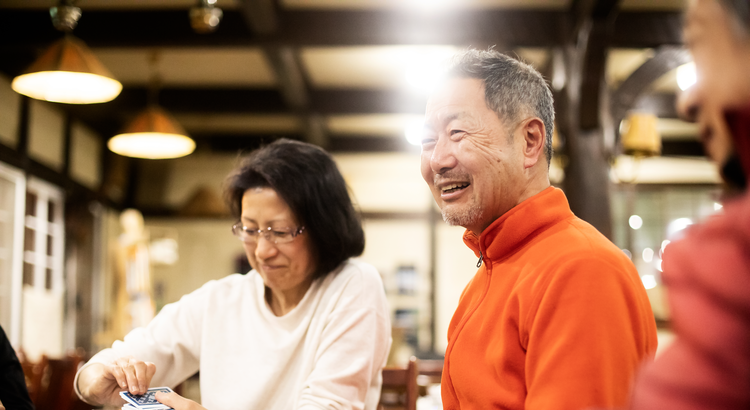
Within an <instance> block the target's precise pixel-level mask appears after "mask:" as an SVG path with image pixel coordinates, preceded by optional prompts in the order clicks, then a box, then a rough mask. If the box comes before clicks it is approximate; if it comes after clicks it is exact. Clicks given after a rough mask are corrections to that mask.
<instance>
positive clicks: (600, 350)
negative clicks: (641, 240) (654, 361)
mask: <svg viewBox="0 0 750 410" xmlns="http://www.w3.org/2000/svg"><path fill="white" fill-rule="evenodd" d="M464 242H465V243H466V244H467V245H468V246H469V247H470V248H471V249H472V250H474V252H475V253H476V254H477V257H479V256H480V255H481V256H482V261H483V264H482V267H481V268H480V269H479V271H478V272H477V274H476V275H475V276H474V278H473V279H472V280H471V282H469V284H468V285H467V286H466V289H464V292H463V294H462V296H461V299H460V301H459V304H458V308H457V309H456V313H455V314H454V315H453V319H451V323H450V326H449V328H448V347H447V349H446V353H445V367H444V368H443V380H442V396H443V407H444V408H445V409H448V410H451V409H464V410H467V409H527V410H536V409H543V410H550V409H570V410H582V409H586V408H589V407H617V406H623V405H625V404H626V403H627V399H628V395H629V392H630V388H631V384H632V381H633V378H634V375H635V373H636V371H637V369H638V368H639V366H640V365H641V364H642V362H643V361H644V360H646V359H648V358H651V357H653V355H654V352H655V351H656V343H657V341H656V324H655V321H654V316H653V313H652V312H651V305H650V304H649V301H648V297H647V296H646V291H645V289H644V288H643V285H642V283H641V280H640V278H639V276H638V273H637V272H636V270H635V267H634V266H633V264H632V263H631V262H630V260H629V259H628V257H627V256H625V254H624V253H623V252H622V251H621V250H620V249H618V248H617V247H616V246H615V245H614V244H612V243H611V242H610V241H609V240H608V239H607V238H605V237H604V236H603V235H601V234H600V233H599V232H598V231H597V230H596V229H594V228H593V227H592V226H591V225H589V224H588V223H586V222H584V221H582V220H581V219H579V218H577V217H575V216H574V215H573V213H572V212H571V211H570V207H569V206H568V201H567V199H566V198H565V195H564V194H563V192H562V191H561V190H559V189H557V188H554V187H550V188H547V189H545V190H544V191H542V192H540V193H539V194H537V195H535V196H533V197H532V198H529V199H527V200H526V201H524V202H522V203H521V204H519V205H517V206H516V207H514V208H513V209H511V210H510V211H508V212H507V213H506V214H505V215H503V216H502V217H500V218H498V219H497V220H496V221H495V222H493V223H492V224H491V225H490V226H489V227H488V228H487V229H485V230H484V232H482V234H481V236H480V237H478V238H477V236H476V235H474V234H473V233H471V232H470V231H466V233H465V234H464Z"/></svg>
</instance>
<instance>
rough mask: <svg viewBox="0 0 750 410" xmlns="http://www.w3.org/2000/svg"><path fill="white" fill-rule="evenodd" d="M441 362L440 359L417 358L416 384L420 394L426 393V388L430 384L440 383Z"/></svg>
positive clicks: (441, 376)
mask: <svg viewBox="0 0 750 410" xmlns="http://www.w3.org/2000/svg"><path fill="white" fill-rule="evenodd" d="M443 362H444V361H443V360H442V359H430V360H419V372H418V375H417V386H419V395H420V396H425V395H427V388H428V387H430V386H431V385H433V384H439V383H440V381H441V380H442V378H443Z"/></svg>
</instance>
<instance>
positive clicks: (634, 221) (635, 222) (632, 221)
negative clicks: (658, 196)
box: [628, 215, 643, 229]
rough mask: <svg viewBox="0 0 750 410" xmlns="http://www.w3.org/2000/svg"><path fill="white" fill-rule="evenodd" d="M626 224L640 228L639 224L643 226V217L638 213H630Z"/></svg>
mask: <svg viewBox="0 0 750 410" xmlns="http://www.w3.org/2000/svg"><path fill="white" fill-rule="evenodd" d="M628 224H629V225H630V227H631V228H633V229H641V226H643V219H642V218H641V217H640V216H638V215H631V216H630V218H629V219H628Z"/></svg>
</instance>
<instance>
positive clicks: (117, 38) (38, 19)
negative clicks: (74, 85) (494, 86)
mask: <svg viewBox="0 0 750 410" xmlns="http://www.w3.org/2000/svg"><path fill="white" fill-rule="evenodd" d="M255 1H261V0H252V1H251V3H253V2H255ZM243 4H245V6H244V7H245V8H244V9H242V10H224V17H223V18H222V21H221V24H220V25H219V28H218V29H217V30H216V31H215V32H213V33H211V34H198V33H195V32H194V31H193V30H192V29H191V28H190V22H189V19H188V11H187V9H185V10H138V11H131V10H84V11H83V16H82V17H81V20H80V22H79V24H78V27H77V28H76V29H75V31H74V34H75V35H76V36H78V37H80V38H81V39H83V40H84V41H85V42H86V43H87V44H88V45H89V46H90V47H200V46H210V47H217V46H266V45H276V46H279V45H286V46H293V47H305V46H353V45H388V44H454V45H459V46H468V45H472V46H475V47H485V46H487V45H493V44H497V45H499V46H500V47H501V48H513V47H550V46H555V45H562V44H563V43H564V42H565V36H561V35H560V33H563V32H566V31H567V32H568V33H569V32H570V26H569V23H568V18H569V12H567V11H544V10H534V11H529V10H507V9H504V10H474V11H461V12H456V13H449V14H439V13H436V14H428V15H422V14H417V13H405V12H395V11H369V10H368V11H357V10H347V11H325V10H279V11H277V13H276V18H277V19H278V29H277V30H276V31H273V32H269V33H266V32H265V31H261V30H266V29H265V28H261V27H262V26H258V25H257V24H256V23H252V22H251V23H248V20H247V17H246V12H245V11H244V10H246V9H247V7H248V6H247V4H248V3H243ZM0 19H2V21H3V22H4V24H2V25H0V49H2V50H3V51H4V52H7V51H9V50H11V51H12V50H21V51H24V50H27V49H29V48H36V49H42V48H44V47H46V46H48V45H49V44H50V43H52V41H54V40H55V39H58V38H60V36H61V35H62V34H61V33H60V32H58V31H57V30H55V29H54V28H53V27H52V24H51V23H50V20H49V13H48V12H47V11H46V10H18V9H3V8H1V7H0ZM680 22H681V17H680V14H679V13H657V12H648V13H637V12H621V13H619V15H618V17H617V20H616V21H615V25H614V30H613V37H612V46H615V47H633V48H643V47H656V46H658V45H662V44H680V43H681V42H682V39H681V26H680ZM566 27H567V29H566ZM260 33H262V34H260Z"/></svg>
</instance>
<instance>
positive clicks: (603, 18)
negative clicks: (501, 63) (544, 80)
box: [556, 0, 617, 237]
mask: <svg viewBox="0 0 750 410" xmlns="http://www.w3.org/2000/svg"><path fill="white" fill-rule="evenodd" d="M616 12H617V1H616V0H577V1H574V2H573V4H572V5H571V10H570V27H571V28H572V31H571V32H569V33H565V34H566V35H565V38H566V39H567V44H566V45H565V47H564V50H565V62H566V64H565V66H566V82H565V87H564V88H563V89H562V90H561V92H559V93H558V98H557V101H556V111H557V113H558V126H559V128H560V132H561V134H562V135H563V136H564V137H565V154H566V155H567V157H568V166H567V167H566V169H565V180H564V188H565V193H566V195H567V197H568V202H569V203H570V208H571V210H572V211H573V213H575V214H576V215H577V216H578V217H580V218H581V219H583V220H585V221H587V222H589V223H590V224H592V225H593V226H594V227H595V228H597V229H598V230H599V231H600V232H601V233H602V234H604V235H605V236H607V237H611V236H612V221H611V216H610V210H609V203H610V201H609V179H608V170H609V164H608V162H607V157H606V151H605V149H604V138H603V132H602V128H601V123H600V112H599V98H600V93H601V87H602V85H603V84H604V66H605V62H606V52H607V49H608V47H609V45H610V37H611V34H612V31H613V27H614V19H615V16H616Z"/></svg>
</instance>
